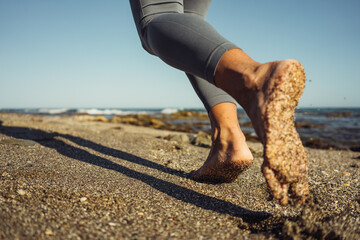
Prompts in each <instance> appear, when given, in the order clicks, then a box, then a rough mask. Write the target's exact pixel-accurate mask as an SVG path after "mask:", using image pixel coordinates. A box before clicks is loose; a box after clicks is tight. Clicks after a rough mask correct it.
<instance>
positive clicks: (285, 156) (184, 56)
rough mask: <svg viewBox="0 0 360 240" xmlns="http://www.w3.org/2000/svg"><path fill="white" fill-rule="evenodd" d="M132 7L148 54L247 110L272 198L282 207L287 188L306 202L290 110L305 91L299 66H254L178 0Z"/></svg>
mask: <svg viewBox="0 0 360 240" xmlns="http://www.w3.org/2000/svg"><path fill="white" fill-rule="evenodd" d="M130 3H131V5H132V9H133V12H134V10H135V13H134V19H135V21H136V23H137V26H138V29H139V33H140V35H141V36H140V37H141V39H142V41H143V45H144V46H145V47H146V49H147V50H148V51H149V52H150V53H152V54H154V55H157V56H159V57H160V58H161V59H163V60H164V61H165V62H166V63H168V64H169V65H171V66H173V67H175V68H178V69H180V70H182V71H185V72H187V73H189V74H193V75H196V76H198V77H201V78H204V79H206V80H207V81H209V82H210V83H214V82H215V83H216V85H217V86H218V87H220V88H221V89H222V90H224V91H225V92H227V93H229V94H230V95H231V96H232V97H233V98H235V99H236V100H237V101H238V103H239V104H240V105H241V106H242V107H243V108H244V109H245V111H246V112H247V114H248V115H249V117H250V118H251V120H252V123H253V126H254V128H255V131H256V133H257V134H258V136H259V137H260V139H261V140H262V142H263V144H264V164H263V173H264V176H265V178H266V180H267V182H268V185H269V187H270V188H271V190H272V191H273V195H274V197H275V198H278V199H280V200H281V202H282V204H286V203H287V200H288V189H289V187H291V190H292V191H293V193H294V196H295V197H297V198H298V199H299V200H300V201H304V199H305V197H306V195H307V194H308V187H307V182H306V165H307V158H306V154H305V151H304V148H303V146H302V144H301V141H300V138H299V136H298V135H297V133H296V130H295V128H294V124H293V114H294V108H295V106H296V104H297V102H298V100H299V98H300V95H301V93H302V90H303V88H304V80H305V76H304V73H303V69H302V66H301V65H300V64H299V63H298V62H296V61H292V60H290V61H281V62H272V63H267V64H260V63H257V62H255V61H254V60H252V59H251V58H250V57H249V56H247V55H246V54H245V53H244V52H243V51H242V50H240V49H238V48H237V47H236V46H235V45H234V44H232V43H231V42H229V41H227V40H226V39H225V38H223V37H222V36H220V35H219V34H218V33H217V32H216V31H215V29H213V28H212V27H211V26H210V25H209V24H208V23H206V22H205V21H204V20H203V19H202V18H200V17H197V16H192V15H189V14H183V13H181V10H183V9H182V8H181V7H179V6H183V2H182V1H180V0H174V1H168V0H166V1H165V0H141V1H140V0H131V1H130ZM139 7H140V10H141V11H137V10H139ZM149 8H150V9H149ZM159 8H161V9H160V10H161V11H158V10H159ZM154 9H155V10H156V11H155V10H154ZM164 9H165V10H164ZM162 10H164V11H162ZM139 12H140V13H141V14H139ZM137 16H140V18H137ZM139 26H140V27H139ZM225 53H226V54H225ZM282 111H285V112H282ZM290 185H291V186H290Z"/></svg>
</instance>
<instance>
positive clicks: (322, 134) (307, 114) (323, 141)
mask: <svg viewBox="0 0 360 240" xmlns="http://www.w3.org/2000/svg"><path fill="white" fill-rule="evenodd" d="M179 111H194V112H204V113H206V111H205V110H204V109H203V108H200V109H198V108H187V109H184V108H17V109H7V108H2V109H0V112H6V113H21V114H34V115H43V116H71V115H78V114H88V115H102V116H105V117H106V118H112V117H114V116H117V115H128V114H149V115H154V116H161V115H164V114H173V113H176V112H179ZM238 113H239V114H240V115H241V116H242V117H241V118H239V123H240V126H242V125H243V126H242V127H241V128H242V130H243V131H244V132H247V133H250V134H253V135H255V133H254V130H253V128H252V127H249V124H247V123H249V122H250V119H249V118H248V117H247V115H246V113H245V111H244V110H243V109H241V108H239V109H238ZM181 121H201V122H202V129H199V130H202V131H206V130H208V129H210V124H209V122H208V120H194V119H190V120H181ZM295 122H296V123H297V130H298V132H299V135H300V136H301V138H302V139H304V140H306V141H308V142H313V143H314V144H315V147H316V146H317V147H319V148H335V149H350V150H353V151H360V108H297V109H296V111H295Z"/></svg>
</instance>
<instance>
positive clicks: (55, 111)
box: [39, 108, 69, 114]
mask: <svg viewBox="0 0 360 240" xmlns="http://www.w3.org/2000/svg"><path fill="white" fill-rule="evenodd" d="M68 110H69V109H67V108H54V109H48V108H43V109H39V113H47V114H61V113H66V112H67V111H68Z"/></svg>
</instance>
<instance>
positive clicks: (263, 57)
mask: <svg viewBox="0 0 360 240" xmlns="http://www.w3.org/2000/svg"><path fill="white" fill-rule="evenodd" d="M207 20H208V21H209V22H210V23H211V24H212V25H213V26H214V27H215V28H216V29H217V30H218V31H219V32H220V33H221V34H222V35H224V36H225V37H226V38H228V39H229V40H231V41H233V42H234V43H235V44H237V45H238V46H239V47H241V48H243V49H244V50H245V51H246V52H247V53H248V54H249V55H250V56H252V57H253V58H254V59H255V60H257V61H260V62H267V61H272V60H279V59H286V58H295V59H297V60H299V61H300V62H301V63H302V64H303V65H304V67H305V70H306V72H307V79H308V82H307V86H306V88H305V92H304V95H303V97H302V99H301V101H300V106H302V107H326V106H330V107H343V106H348V107H360V77H359V76H360V60H359V59H360V44H359V43H360V1H359V0H336V1H335V0H326V1H325V0H303V1H289V0H275V1H269V0H259V1H250V0H247V1H244V0H243V1H240V0H213V3H212V5H211V7H210V10H209V13H208V16H207ZM201 106H202V104H201V102H200V101H199V100H198V98H197V96H196V95H195V93H194V91H193V89H192V87H191V85H190V83H189V81H188V80H187V78H186V77H185V75H184V74H183V73H182V72H180V71H179V70H176V69H172V68H171V67H169V66H167V65H166V64H165V63H163V62H161V61H160V60H159V59H157V58H156V57H154V56H151V55H149V54H147V53H146V52H145V51H144V50H143V49H142V48H141V45H140V41H139V39H138V36H137V33H136V30H135V26H134V23H133V19H132V15H131V12H130V7H129V3H128V1H127V0H116V1H115V0H102V1H101V0H96V1H95V0H76V1H74V0H61V1H49V0H42V1H41V0H31V1H29V0H0V108H23V107H32V108H44V107H49V108H51V107H67V108H71V107H74V108H78V107H105V108H106V107H201Z"/></svg>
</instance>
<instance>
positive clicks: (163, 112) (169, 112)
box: [161, 108, 179, 114]
mask: <svg viewBox="0 0 360 240" xmlns="http://www.w3.org/2000/svg"><path fill="white" fill-rule="evenodd" d="M178 111H179V109H177V108H164V109H163V110H161V113H162V114H173V113H177V112H178Z"/></svg>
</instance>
